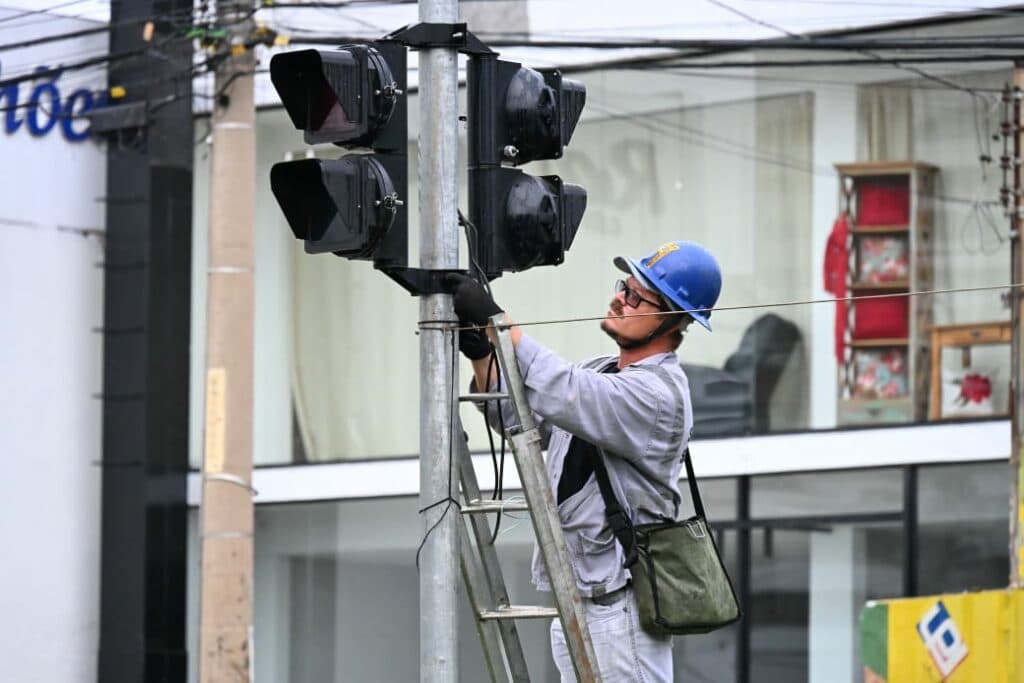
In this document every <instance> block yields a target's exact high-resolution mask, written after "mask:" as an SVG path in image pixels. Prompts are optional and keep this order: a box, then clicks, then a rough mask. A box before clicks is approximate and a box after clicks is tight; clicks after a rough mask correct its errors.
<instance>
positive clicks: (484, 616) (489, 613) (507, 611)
mask: <svg viewBox="0 0 1024 683" xmlns="http://www.w3.org/2000/svg"><path fill="white" fill-rule="evenodd" d="M477 615H478V616H479V617H480V620H481V621H490V620H494V619H547V618H549V617H557V616H558V610H557V609H555V608H554V607H532V606H529V605H508V606H507V607H499V608H498V609H482V610H480V611H479V612H477Z"/></svg>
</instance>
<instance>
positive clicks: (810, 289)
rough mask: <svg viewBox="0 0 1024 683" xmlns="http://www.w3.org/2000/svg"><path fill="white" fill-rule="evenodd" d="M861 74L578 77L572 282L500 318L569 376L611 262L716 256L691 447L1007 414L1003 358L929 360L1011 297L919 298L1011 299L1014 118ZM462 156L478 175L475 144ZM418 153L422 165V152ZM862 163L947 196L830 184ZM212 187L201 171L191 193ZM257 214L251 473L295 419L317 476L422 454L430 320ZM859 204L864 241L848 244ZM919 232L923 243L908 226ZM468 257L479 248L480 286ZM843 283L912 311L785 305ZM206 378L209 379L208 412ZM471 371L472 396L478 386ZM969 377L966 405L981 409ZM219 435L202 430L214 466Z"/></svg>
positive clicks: (527, 295) (533, 294)
mask: <svg viewBox="0 0 1024 683" xmlns="http://www.w3.org/2000/svg"><path fill="white" fill-rule="evenodd" d="M846 74H849V76H848V77H847V76H846ZM954 75H955V77H956V79H957V83H959V84H960V85H961V86H962V87H963V88H964V89H965V90H968V89H979V90H980V91H982V92H989V91H992V90H996V89H998V88H1000V87H1001V86H1002V85H1003V83H1004V82H1006V81H1008V80H1010V77H1011V75H1012V74H1011V73H1010V72H1009V71H1008V70H1007V69H1005V68H1000V69H991V70H986V71H976V72H971V73H963V74H954ZM667 76H671V77H672V87H670V88H666V87H665V84H666V81H665V78H666V77H667ZM824 76H827V78H825V77H824ZM862 77H863V74H859V73H858V74H857V75H855V74H853V73H852V72H845V71H844V72H842V73H840V74H838V75H837V74H836V73H832V71H831V70H829V72H828V73H827V74H825V73H824V71H822V72H821V73H819V74H818V75H817V76H813V74H812V76H811V77H810V78H809V79H808V80H801V79H794V78H792V74H774V75H772V73H771V72H770V71H759V73H758V75H757V76H753V75H751V76H749V77H747V76H743V77H741V76H738V75H737V74H721V73H712V72H704V73H700V74H695V73H693V72H689V73H687V72H686V70H685V69H679V70H675V69H671V68H663V69H662V68H659V69H657V70H653V71H652V70H650V69H647V70H643V69H635V70H634V69H628V68H623V69H611V70H603V71H597V70H595V71H590V72H587V73H586V74H583V75H582V76H580V80H582V81H583V82H584V83H585V85H586V87H587V90H588V98H587V105H586V107H585V108H584V111H583V115H582V119H581V121H580V124H579V125H578V127H577V129H576V131H575V133H574V135H573V139H572V141H571V143H570V145H569V147H568V148H567V149H566V152H565V155H564V157H563V158H561V159H558V160H553V161H540V162H536V163H531V164H529V165H528V166H527V167H526V169H525V171H526V172H528V173H531V174H535V175H540V174H545V173H557V174H558V175H559V176H561V177H562V178H564V179H565V180H566V181H568V182H572V183H578V184H580V185H582V186H583V187H584V188H586V190H587V192H588V196H589V202H588V206H587V210H586V213H585V215H584V218H583V222H582V224H581V226H580V228H579V232H578V233H577V235H576V237H575V239H574V241H573V243H572V245H571V249H570V250H569V251H568V252H567V254H566V260H565V262H564V263H563V264H562V265H560V266H559V267H558V268H551V267H542V268H541V267H539V268H533V269H530V270H528V271H526V272H523V273H517V274H515V275H508V276H506V277H503V278H500V279H499V280H498V281H496V283H495V292H496V294H497V296H498V299H499V302H500V303H501V304H502V305H503V306H505V307H506V308H507V309H508V310H509V311H510V312H512V313H513V314H514V316H515V317H516V319H517V320H520V321H521V322H542V321H547V322H550V321H563V322H559V324H550V325H542V326H533V327H530V328H528V329H527V332H528V333H529V334H531V335H534V336H536V337H537V338H538V340H539V341H541V342H542V343H544V344H545V345H547V346H549V347H550V348H552V349H553V350H555V351H556V352H557V353H559V354H560V355H562V356H563V357H565V358H568V359H582V358H585V357H589V356H592V355H594V354H597V353H606V352H608V351H610V350H612V351H613V350H614V348H610V346H609V341H608V339H607V338H606V337H605V336H604V335H603V334H602V333H601V332H600V330H599V328H598V324H597V323H596V322H595V321H593V320H586V321H579V322H564V321H567V320H573V319H578V318H589V317H591V316H600V315H601V314H602V313H603V311H604V304H605V303H606V302H607V300H608V299H609V298H610V297H611V287H612V283H613V282H614V280H615V279H616V277H618V274H617V272H616V271H615V270H613V268H612V266H611V259H612V258H613V257H614V256H618V255H630V256H640V255H642V254H644V253H646V252H647V251H648V250H650V249H653V248H654V247H655V246H657V245H658V244H661V243H663V242H666V241H668V240H673V239H680V238H685V239H692V240H696V241H698V242H701V243H703V244H705V245H707V246H708V248H709V249H711V251H712V252H713V253H715V255H716V256H717V257H718V260H719V261H720V263H721V265H722V268H723V282H724V287H723V291H722V296H721V299H720V300H719V303H718V305H719V308H720V310H717V311H715V313H714V319H713V324H714V328H715V332H714V337H713V338H711V337H708V336H707V335H706V334H705V332H704V331H703V330H700V329H694V330H692V331H691V332H689V333H688V334H687V338H686V340H685V341H684V343H683V346H682V347H681V349H680V358H681V362H682V363H683V364H684V366H685V368H686V370H687V373H688V376H689V379H690V387H691V391H692V394H693V402H694V416H695V429H694V435H695V436H696V437H697V438H714V437H722V436H737V435H747V434H759V433H767V432H777V431H792V430H805V429H819V428H834V427H836V426H845V425H854V424H858V425H863V424H874V425H880V424H891V423H907V422H916V421H925V420H929V419H935V418H940V419H941V418H944V417H954V416H955V417H964V416H971V417H995V416H1000V415H1003V414H1004V413H1005V411H1006V407H1007V390H1006V389H1007V387H1008V371H1009V363H1008V361H1009V357H1008V354H1007V352H1006V348H1005V345H989V346H984V347H982V346H977V347H972V348H970V353H969V354H967V355H964V354H963V353H959V352H958V350H959V348H961V347H957V346H955V345H954V346H951V347H946V348H947V350H946V351H944V352H942V353H940V354H939V356H938V358H939V360H938V362H937V363H936V364H935V367H932V365H931V360H930V356H929V354H928V353H927V347H928V344H929V343H930V339H931V333H930V332H929V330H931V329H932V327H933V324H934V325H937V326H938V327H939V328H948V327H950V326H957V325H973V324H999V323H1001V322H1005V321H1006V320H1007V318H1008V316H1007V314H1006V310H1005V307H1004V306H1003V304H1002V300H1001V292H1000V291H998V290H991V291H986V290H982V291H971V292H966V291H964V292H957V293H944V294H936V295H934V296H915V297H909V298H908V297H905V296H903V295H905V294H908V293H910V292H911V291H917V292H920V291H927V290H946V289H957V288H984V287H998V286H1001V285H1004V284H1005V283H1006V281H1007V279H1008V264H1009V258H1008V255H1009V246H1008V245H1009V241H1008V239H1007V234H1008V227H1009V226H1008V225H1007V224H1006V221H1005V219H1004V218H1003V216H1002V214H1001V210H1000V209H999V207H995V206H992V203H991V202H992V201H994V200H995V198H997V197H998V196H999V185H1000V183H1001V176H1000V174H999V173H998V172H996V170H997V169H995V167H994V166H991V165H989V166H986V167H985V168H984V169H982V167H981V166H980V165H979V163H978V158H979V156H980V155H987V156H989V157H993V158H998V156H999V149H997V147H998V142H994V141H992V140H991V135H990V134H991V133H993V132H997V131H998V124H999V116H1000V112H999V111H998V108H997V109H996V110H992V109H989V108H985V107H983V106H981V104H979V101H978V100H977V98H974V97H971V96H969V95H968V94H967V93H965V92H963V91H961V90H956V89H949V88H946V89H943V88H936V87H930V85H934V84H928V83H924V82H923V79H905V78H904V76H903V75H902V74H901V75H900V76H899V78H900V79H901V80H894V81H886V82H869V83H861V82H859V81H858V79H860V78H862ZM873 78H877V76H876V77H873ZM837 79H838V80H837ZM259 135H260V140H259V148H260V149H261V154H260V156H259V159H258V160H257V168H256V171H255V172H256V173H257V175H258V176H259V177H266V174H267V172H269V168H270V166H271V164H273V163H275V162H278V161H280V160H281V159H282V158H284V155H285V154H286V153H294V152H296V151H300V153H301V152H303V151H304V150H297V147H298V143H297V137H296V132H295V130H294V127H293V126H292V125H291V123H290V122H289V121H288V120H287V117H286V116H284V114H283V112H280V111H266V112H260V127H259ZM460 149H461V151H460V154H462V158H461V159H460V161H459V163H460V167H464V155H465V145H464V144H463V145H460ZM321 151H322V153H323V155H324V156H327V157H334V156H337V154H338V152H337V150H336V149H333V148H328V147H327V146H324V147H322V148H321ZM409 152H410V159H411V160H415V158H416V152H417V149H416V143H415V141H410V149H409ZM853 162H857V163H858V164H860V163H875V162H908V163H909V162H915V163H920V164H926V165H927V167H928V168H929V169H934V173H933V171H932V170H929V171H928V173H929V174H932V173H933V176H934V181H933V182H931V181H929V182H925V181H922V182H920V183H917V181H916V180H915V181H914V182H910V181H908V180H907V179H906V177H904V178H903V179H902V180H900V181H899V182H897V183H894V182H893V181H892V177H891V176H885V175H884V174H883V175H882V176H881V177H876V178H870V179H869V180H868V181H865V182H864V183H863V184H862V186H861V185H858V186H857V187H856V188H855V189H850V188H847V189H848V190H850V193H849V195H848V196H847V195H844V194H843V193H842V192H840V187H841V183H840V178H839V175H838V173H837V171H836V168H835V165H836V164H851V163H853ZM206 168H207V166H206V162H202V160H199V161H198V162H197V169H198V170H197V176H196V187H197V192H200V191H201V189H202V184H203V182H204V179H205V177H206V175H205V173H206V170H205V169H206ZM412 170H413V169H412V167H411V168H410V171H411V172H410V178H409V181H410V182H409V187H408V191H407V193H406V199H407V208H408V211H409V218H410V220H409V233H410V234H409V236H410V254H411V255H412V257H411V260H410V265H416V263H417V261H418V247H417V240H418V233H419V226H418V224H417V223H418V213H417V211H416V206H417V204H416V202H417V197H418V195H419V187H418V186H417V183H418V178H417V174H416V173H415V172H412ZM844 173H845V172H844ZM926 175H927V174H926ZM929 177H932V176H929ZM464 181H465V174H460V182H462V183H464ZM915 183H916V184H915ZM466 196H467V194H466V190H465V187H464V186H463V187H462V188H461V189H460V197H462V198H465V197H466ZM257 201H258V202H259V206H258V211H257V214H256V221H257V225H256V234H257V236H258V240H259V242H258V244H259V248H258V249H257V256H258V264H257V268H256V272H257V301H256V313H257V315H256V321H257V328H258V332H259V334H258V335H257V338H258V347H259V348H258V351H259V352H260V355H259V357H260V359H261V362H260V363H259V364H257V368H256V373H257V374H256V384H255V390H254V391H255V395H256V399H255V400H256V401H257V405H256V408H255V410H256V415H257V418H260V419H257V420H256V421H255V424H256V427H255V429H256V430H257V438H256V446H255V451H256V459H257V462H259V463H260V464H269V463H281V462H288V461H290V460H292V459H294V458H295V457H296V455H299V454H297V453H291V452H289V447H290V444H289V441H288V439H286V438H284V435H285V433H286V432H287V431H288V430H289V429H290V424H289V423H288V420H289V418H288V412H289V411H288V409H287V406H286V405H285V404H286V403H288V401H289V400H292V399H294V401H293V403H294V410H295V414H296V432H297V434H298V439H299V442H300V443H301V448H299V449H295V450H297V451H301V456H302V457H304V458H305V459H306V460H307V461H310V462H319V461H329V460H342V459H365V458H375V457H396V456H403V455H406V456H407V455H411V454H414V453H416V452H417V451H418V450H419V439H418V435H419V427H418V420H419V413H420V411H419V406H418V398H417V397H418V393H417V391H416V387H417V384H418V378H419V376H420V368H419V353H418V343H419V342H418V339H417V337H416V335H415V330H416V321H417V320H418V305H417V303H416V301H415V300H414V299H412V298H410V297H409V296H408V294H407V293H406V292H405V291H404V290H403V289H402V288H401V287H399V286H398V285H397V284H395V283H394V282H393V281H391V280H390V279H389V278H387V277H386V276H384V275H383V274H382V273H380V272H379V271H375V270H374V269H373V268H371V267H370V266H369V264H366V263H353V262H349V261H346V260H343V259H337V258H332V257H330V256H327V255H317V256H310V255H307V254H305V253H303V251H302V247H301V244H300V243H299V242H297V241H296V240H294V239H293V238H292V236H291V233H290V231H289V230H288V228H287V227H286V224H285V221H284V219H283V217H282V216H281V214H280V210H279V209H278V207H277V206H276V203H275V202H274V201H273V198H272V197H271V196H270V193H263V194H261V195H260V196H259V197H258V199H257ZM460 203H461V202H460ZM197 205H198V204H197ZM894 207H896V208H899V210H900V212H899V213H898V215H896V214H894V213H893V211H895V209H894ZM847 208H849V209H850V212H851V220H852V221H853V224H852V225H850V226H848V228H849V230H847V238H848V241H847V239H846V238H843V237H842V234H841V233H842V230H839V229H838V227H837V224H836V221H837V218H838V217H839V216H840V214H842V213H844V210H845V209H847ZM894 216H895V217H894ZM905 218H913V219H914V220H915V221H919V222H920V223H921V226H922V227H921V229H920V230H916V229H915V230H916V232H914V230H911V229H910V228H908V227H906V224H907V220H905ZM206 223H207V218H206V216H205V215H204V214H202V212H199V213H198V214H197V216H196V227H197V235H196V239H195V240H194V241H195V243H196V244H200V245H201V244H204V243H205V239H204V230H205V225H206ZM912 232H913V233H914V234H913V235H912V234H911V233H912ZM833 238H834V239H833ZM467 256H468V255H467V253H466V248H465V243H464V241H463V245H462V252H461V259H462V265H463V266H466V265H468V258H467ZM203 272H204V271H203V269H202V268H200V267H198V266H197V268H196V283H195V291H196V292H202V291H205V290H204V287H205V285H204V284H203V283H204V281H203V280H202V273H203ZM826 272H827V273H828V275H827V278H828V279H829V281H830V282H831V280H832V279H836V280H837V281H838V280H842V281H843V283H844V284H843V288H836V290H835V291H836V292H839V289H842V293H843V294H854V295H858V294H872V293H875V294H877V293H879V292H881V293H883V294H884V293H892V294H895V295H898V296H896V297H895V298H882V299H878V300H874V301H873V302H872V301H862V302H860V303H858V304H856V305H854V306H852V307H839V308H837V307H836V306H833V305H828V304H826V305H817V306H815V305H809V304H808V305H785V306H781V305H775V304H781V303H790V302H800V301H814V300H819V299H822V298H825V297H827V296H829V293H828V292H830V291H832V286H833V285H835V284H836V283H834V282H833V283H832V284H831V285H829V286H828V287H826V284H825V280H826ZM538 292H543V296H538ZM766 304H767V305H769V306H770V308H761V307H760V306H764V305H766ZM754 306H756V307H754ZM890 323H899V324H890ZM199 324H201V323H199ZM201 332H202V330H199V329H198V328H197V339H198V338H201ZM837 333H838V336H839V343H838V345H837ZM200 365H201V362H200V363H198V364H197V365H196V366H195V368H194V369H193V384H195V385H196V387H197V388H196V391H197V392H199V393H198V394H195V395H194V399H195V400H194V403H195V404H196V409H197V412H196V415H197V416H201V414H202V413H201V410H199V409H200V408H201V404H202V396H201V387H202V384H203V383H202V372H201V369H200ZM462 368H463V369H462V376H463V378H464V379H465V378H466V377H468V370H469V366H468V364H466V363H464V364H463V366H462ZM968 376H970V377H971V379H970V380H969V381H970V386H971V387H972V389H971V391H969V392H967V393H966V394H964V392H963V387H964V384H965V382H967V381H968V380H967V379H966V378H967V377H968ZM979 377H980V379H978V378H979ZM462 383H463V384H464V381H463V382H462ZM289 385H290V391H289ZM940 385H941V387H940ZM935 387H939V388H940V389H941V391H940V392H939V393H937V394H936V393H933V391H932V389H933V388H935ZM962 394H963V396H961V395H962ZM964 399H966V400H968V401H971V404H970V405H966V406H965V405H963V403H962V400H964ZM958 400H960V401H961V403H959V404H958ZM264 418H265V419H264ZM198 421H199V417H197V418H196V419H195V420H193V422H198ZM396 425H398V428H396ZM467 431H468V433H469V436H470V441H471V447H472V448H473V450H483V449H484V448H486V438H485V436H484V431H483V427H482V426H481V425H480V424H478V423H473V422H469V421H467ZM201 432H202V430H201V426H200V425H194V426H193V429H192V435H191V440H192V441H191V443H192V444H193V449H192V450H193V451H194V452H195V453H196V456H195V457H196V460H195V461H196V462H198V452H199V450H200V449H201V446H200V444H201Z"/></svg>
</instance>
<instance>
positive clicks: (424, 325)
mask: <svg viewBox="0 0 1024 683" xmlns="http://www.w3.org/2000/svg"><path fill="white" fill-rule="evenodd" d="M1022 287H1024V283H1017V284H1013V283H1008V284H1003V285H986V286H982V287H952V288H949V289H931V290H926V291H920V292H885V293H883V294H861V295H858V296H844V297H829V298H824V299H797V300H794V301H775V302H771V303H764V304H738V305H735V306H712V307H710V308H694V309H692V311H693V312H694V313H712V312H713V313H717V312H720V311H746V310H758V309H765V308H785V307H789V306H807V305H811V304H831V303H837V302H840V301H847V302H851V301H852V302H855V303H856V302H858V301H867V300H870V299H890V298H905V297H916V296H936V295H939V294H966V293H971V292H990V291H999V290H1019V289H1020V288H1022ZM686 313H687V311H656V312H653V313H631V314H629V316H628V317H631V318H640V317H647V316H664V315H684V314H686ZM607 317H608V315H607V314H605V315H600V316H587V317H579V318H553V319H550V320H528V321H525V322H520V321H513V322H509V323H502V324H501V325H499V327H501V328H502V329H508V328H510V327H538V326H540V325H562V324H568V323H579V322H595V321H599V320H604V319H605V318H607ZM616 317H627V316H616ZM440 322H444V323H445V325H444V326H443V327H442V326H440V325H439V324H438V323H440ZM417 328H418V329H417V331H416V334H419V330H421V329H422V330H449V329H452V328H451V322H450V321H434V320H421V321H419V322H418V323H417ZM456 329H457V330H460V331H461V330H478V329H480V326H479V325H465V324H461V323H460V326H459V327H457V328H456Z"/></svg>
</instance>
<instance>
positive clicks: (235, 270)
mask: <svg viewBox="0 0 1024 683" xmlns="http://www.w3.org/2000/svg"><path fill="white" fill-rule="evenodd" d="M206 272H207V274H210V273H214V274H219V275H241V274H245V273H251V272H252V268H245V267H243V266H210V267H209V268H207V269H206Z"/></svg>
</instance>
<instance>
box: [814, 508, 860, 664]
mask: <svg viewBox="0 0 1024 683" xmlns="http://www.w3.org/2000/svg"><path fill="white" fill-rule="evenodd" d="M863 557H864V535H863V533H858V531H857V530H856V529H854V528H852V527H833V528H832V531H831V533H813V532H812V533H811V567H810V590H809V593H810V595H809V601H808V602H809V608H808V609H809V612H810V614H809V615H808V624H807V634H808V648H807V649H808V653H807V657H808V659H807V669H808V679H807V680H808V681H809V683H842V682H843V681H847V682H848V683H852V682H853V680H854V676H853V674H854V668H855V666H856V663H857V659H858V653H857V637H856V632H855V630H856V625H857V617H858V614H859V610H860V607H861V603H862V602H863V601H862V600H861V599H860V595H861V593H862V592H863V591H862V590H861V589H860V587H859V586H860V584H861V583H862V581H861V578H862V577H861V573H860V572H859V571H858V569H857V562H858V558H863Z"/></svg>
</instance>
